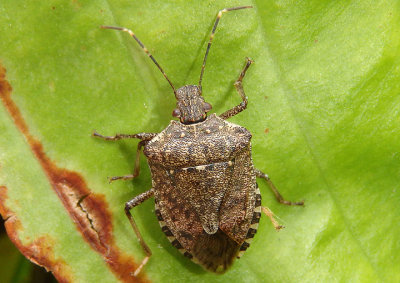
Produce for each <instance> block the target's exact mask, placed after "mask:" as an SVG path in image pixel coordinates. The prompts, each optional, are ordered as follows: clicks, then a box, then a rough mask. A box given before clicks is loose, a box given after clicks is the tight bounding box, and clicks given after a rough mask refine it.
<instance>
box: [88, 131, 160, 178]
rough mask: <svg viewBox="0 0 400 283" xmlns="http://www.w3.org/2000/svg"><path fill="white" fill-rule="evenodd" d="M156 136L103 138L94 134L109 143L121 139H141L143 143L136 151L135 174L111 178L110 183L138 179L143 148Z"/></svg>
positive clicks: (134, 135) (151, 134)
mask: <svg viewBox="0 0 400 283" xmlns="http://www.w3.org/2000/svg"><path fill="white" fill-rule="evenodd" d="M156 135H158V134H157V133H138V134H132V135H128V134H116V135H115V136H112V137H111V136H103V135H100V134H99V133H97V132H94V133H93V136H94V137H98V138H102V139H105V140H108V141H117V140H120V139H140V140H141V141H140V142H139V144H138V148H137V151H136V161H135V168H134V170H133V174H131V175H126V176H117V177H111V178H109V182H110V183H111V182H113V181H115V180H121V179H122V180H130V179H133V178H135V177H137V176H138V175H139V172H140V163H139V162H140V153H141V151H142V148H143V146H144V145H145V144H146V143H147V142H148V141H150V140H151V139H153V138H154V137H155V136H156Z"/></svg>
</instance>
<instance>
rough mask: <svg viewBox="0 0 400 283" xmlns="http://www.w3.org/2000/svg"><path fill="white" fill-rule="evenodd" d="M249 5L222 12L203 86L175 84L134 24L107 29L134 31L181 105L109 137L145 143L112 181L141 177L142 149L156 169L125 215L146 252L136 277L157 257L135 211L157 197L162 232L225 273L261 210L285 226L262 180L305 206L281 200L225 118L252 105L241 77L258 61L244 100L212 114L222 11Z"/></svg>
mask: <svg viewBox="0 0 400 283" xmlns="http://www.w3.org/2000/svg"><path fill="white" fill-rule="evenodd" d="M245 8H251V6H243V7H234V8H226V9H223V10H220V11H219V12H218V14H217V17H216V20H215V23H214V26H213V29H212V32H211V36H210V39H209V42H208V45H207V50H206V53H205V56H204V60H203V65H202V68H201V73H200V79H199V84H198V85H186V86H183V87H181V88H179V89H175V87H174V86H173V84H172V82H171V81H170V80H169V79H168V77H167V75H166V74H165V72H164V71H163V69H162V68H161V66H160V65H159V64H158V63H157V61H156V60H155V59H154V57H153V56H152V55H151V54H150V53H149V51H148V49H147V48H146V47H145V46H144V45H143V43H142V42H141V41H140V40H139V39H138V38H137V37H136V35H135V34H134V33H133V32H132V31H131V30H129V29H126V28H122V27H111V26H102V28H104V29H115V30H121V31H124V32H127V33H129V34H130V35H131V36H132V37H133V38H134V39H135V40H136V41H137V42H138V43H139V45H140V46H141V47H142V48H143V50H144V52H146V54H147V55H148V56H149V57H150V59H151V60H152V61H153V62H154V63H155V64H156V66H157V67H158V69H159V70H160V71H161V73H162V74H163V75H164V77H165V78H166V79H167V81H168V83H169V84H170V85H171V87H172V89H173V91H174V94H175V98H176V100H177V103H176V105H177V107H176V108H175V109H174V111H173V112H172V115H173V116H174V117H177V118H179V120H180V121H174V120H173V121H171V122H170V124H169V125H168V126H167V127H166V128H165V129H164V130H163V131H162V132H161V133H139V134H132V135H129V134H116V135H115V136H112V137H108V136H102V135H100V134H98V133H96V132H94V133H93V135H94V136H96V137H99V138H103V139H105V140H119V139H124V138H137V139H139V140H140V142H139V144H138V148H137V155H136V161H135V167H134V171H133V174H131V175H127V176H121V177H112V178H111V179H110V181H114V180H118V179H123V180H129V179H133V178H135V177H137V176H138V175H139V170H140V165H139V158H140V152H141V151H142V149H144V150H143V152H144V154H145V155H146V157H147V161H148V164H149V167H150V170H151V176H152V188H151V189H150V190H148V191H146V192H144V193H142V194H140V195H138V196H136V197H135V198H133V199H131V200H130V201H128V202H127V203H126V205H125V213H126V215H127V217H128V219H129V221H130V223H131V225H132V228H133V230H134V232H135V233H136V235H137V237H138V239H139V241H140V244H141V246H142V247H143V250H144V252H145V253H146V257H145V258H144V259H143V261H142V262H141V264H140V266H139V267H138V268H137V269H136V270H135V272H134V275H135V276H136V275H138V274H139V272H140V270H141V269H142V268H143V266H144V265H145V264H146V263H147V262H148V260H149V258H150V256H151V250H150V248H149V247H148V246H147V244H146V243H145V241H144V239H143V238H142V236H141V234H140V232H139V229H138V228H137V226H136V223H135V221H134V219H133V217H132V215H131V213H130V210H131V209H132V208H133V207H135V206H137V205H139V204H141V203H142V202H144V201H145V200H147V199H149V198H150V197H153V196H154V198H155V213H156V216H157V218H158V221H159V223H160V226H161V229H162V231H163V232H164V233H165V235H166V236H167V237H168V239H169V241H170V242H171V243H172V245H173V246H174V247H176V248H177V249H178V250H179V251H180V252H181V253H183V255H184V256H186V257H188V258H189V259H191V260H192V261H194V262H196V263H198V264H200V265H201V266H203V267H204V268H205V269H207V270H209V271H213V272H217V273H223V272H224V271H226V270H227V268H228V267H229V266H230V265H231V264H232V263H233V261H234V259H235V258H240V257H241V256H242V255H243V253H244V252H245V251H246V249H247V248H248V247H249V245H250V242H251V240H252V238H253V237H254V235H255V233H256V232H257V228H258V222H259V220H260V216H261V212H264V213H265V214H266V215H267V216H268V217H269V218H270V219H271V221H272V223H273V224H274V226H275V228H276V229H280V228H281V227H282V226H279V225H278V223H277V222H276V221H275V220H274V218H273V214H272V213H271V211H270V210H269V209H268V208H266V207H262V206H261V194H260V190H259V188H258V186H257V183H256V177H260V178H263V179H264V180H266V181H267V183H268V185H269V187H270V188H271V190H272V191H273V193H274V194H275V197H276V198H277V200H278V201H279V202H280V203H282V204H286V205H303V202H290V201H286V200H284V199H283V197H282V196H281V195H280V193H279V192H278V190H277V189H276V188H275V186H274V185H273V183H272V182H271V180H270V179H269V177H268V176H267V175H266V174H264V173H263V172H261V171H260V170H257V169H255V168H254V167H253V162H252V158H251V144H250V139H251V134H250V132H249V131H248V130H247V129H245V128H244V127H241V126H238V125H235V124H232V123H230V122H227V121H226V119H228V118H230V117H232V116H234V115H236V114H238V113H240V112H241V111H243V110H244V109H246V107H247V97H246V96H245V93H244V90H243V86H242V80H243V77H244V76H245V74H246V71H247V69H248V68H249V67H250V65H251V63H252V62H253V61H252V60H250V59H248V58H247V62H246V65H245V67H244V69H243V70H242V71H241V73H240V75H239V78H238V79H237V81H236V82H235V84H234V86H235V88H236V90H237V91H238V93H239V95H240V97H241V98H242V102H241V103H240V104H239V105H237V106H235V107H233V108H232V109H230V110H228V111H226V112H224V113H222V114H221V115H219V116H217V115H216V114H212V115H210V116H209V117H207V114H206V113H207V112H208V111H210V110H211V105H210V104H209V103H207V102H205V101H204V98H203V96H202V87H201V80H202V77H203V73H204V68H205V65H206V60H207V55H208V52H209V50H210V46H211V43H212V40H213V38H214V34H215V30H216V28H217V25H218V22H219V20H220V18H221V16H222V14H223V13H225V12H228V11H233V10H240V9H245Z"/></svg>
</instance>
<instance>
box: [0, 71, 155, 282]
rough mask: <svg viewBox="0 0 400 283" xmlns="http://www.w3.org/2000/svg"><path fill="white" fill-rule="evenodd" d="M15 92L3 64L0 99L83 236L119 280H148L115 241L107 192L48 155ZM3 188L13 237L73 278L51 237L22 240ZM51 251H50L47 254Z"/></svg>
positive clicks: (0, 205)
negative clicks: (137, 272) (55, 251)
mask: <svg viewBox="0 0 400 283" xmlns="http://www.w3.org/2000/svg"><path fill="white" fill-rule="evenodd" d="M11 93H12V87H11V85H10V83H9V82H8V81H7V80H6V69H5V68H4V67H3V66H2V65H0V99H1V101H2V103H3V105H4V107H5V108H6V110H7V111H8V113H9V114H10V116H11V118H12V120H13V121H14V124H15V126H16V127H17V129H18V130H19V131H20V132H21V133H22V134H23V136H24V137H25V139H26V141H27V143H28V144H29V147H30V149H31V151H32V153H33V154H34V156H35V157H36V159H37V160H38V162H39V164H40V165H41V167H42V169H43V172H44V173H45V175H46V176H47V179H48V181H49V183H50V186H51V187H52V188H53V190H54V191H55V193H56V195H57V196H58V198H59V199H60V201H61V203H62V204H63V206H64V207H65V209H66V210H67V212H68V214H69V216H70V217H71V219H72V221H73V223H74V224H75V225H76V228H77V230H78V231H79V232H80V234H81V235H82V238H83V239H84V240H85V241H86V242H87V243H88V244H89V245H90V247H91V248H92V249H93V250H94V251H95V252H97V253H99V254H101V255H102V257H103V259H104V261H105V263H106V264H107V265H108V267H109V268H110V270H111V271H112V272H113V273H114V274H115V276H116V277H117V278H118V279H119V280H121V281H122V282H148V280H147V279H146V278H145V274H144V272H142V273H141V274H140V277H133V275H132V274H133V271H134V270H135V269H136V268H137V267H138V264H136V263H135V261H134V259H133V258H132V257H131V256H128V255H127V254H125V253H124V252H123V251H121V250H120V249H119V248H118V247H117V246H116V245H115V240H114V236H113V226H112V215H111V212H110V211H109V209H108V205H107V202H106V199H105V197H104V195H102V194H96V193H93V192H91V190H90V189H89V188H88V186H87V185H86V182H85V180H84V178H83V177H82V176H81V175H80V174H79V173H77V172H74V171H71V170H67V169H64V168H59V167H58V166H57V165H56V164H55V162H53V161H52V160H51V159H50V158H49V157H48V156H47V155H46V153H45V151H44V149H43V146H42V144H41V142H40V141H39V140H37V139H36V138H34V137H33V136H32V135H31V134H30V132H29V128H28V126H27V124H26V122H25V120H24V118H23V116H22V113H21V111H20V110H19V108H18V106H17V105H16V104H15V102H14V101H13V100H12V98H11ZM1 188H2V190H1V195H0V213H1V215H2V217H3V218H4V219H6V225H5V226H6V230H7V234H8V235H9V237H10V239H11V241H13V243H14V244H15V245H16V247H17V248H18V249H19V250H20V251H21V253H22V254H23V255H24V256H25V257H26V258H28V259H29V260H31V261H32V262H34V263H36V264H38V265H40V266H43V267H45V268H46V269H47V270H50V271H51V272H53V274H54V276H55V277H56V278H57V280H59V281H60V282H64V281H63V280H64V278H65V279H66V281H65V282H71V280H69V279H70V278H67V277H66V275H67V274H69V270H68V268H67V267H68V265H66V264H65V263H61V262H62V261H61V260H55V259H54V256H53V255H52V253H51V250H52V249H51V243H52V242H54V241H51V240H49V241H47V239H48V238H47V237H45V239H44V241H42V240H40V239H36V240H35V241H34V242H32V243H31V244H29V245H28V246H26V245H23V244H22V243H21V240H20V239H19V238H18V231H19V229H21V227H22V225H21V223H20V221H19V220H18V218H17V217H16V216H15V214H14V213H12V212H11V210H9V209H8V208H7V206H6V204H5V202H6V199H7V194H6V193H5V191H6V189H5V188H6V187H5V186H2V187H1ZM3 188H4V189H3ZM37 248H40V249H39V250H41V251H46V252H44V253H39V255H41V256H40V257H36V256H35V252H36V249H37ZM47 251H50V253H49V254H47ZM47 255H48V257H47Z"/></svg>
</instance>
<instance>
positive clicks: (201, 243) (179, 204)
mask: <svg viewBox="0 0 400 283" xmlns="http://www.w3.org/2000/svg"><path fill="white" fill-rule="evenodd" d="M150 167H151V168H152V174H153V180H154V183H153V187H154V189H155V200H156V214H157V216H158V219H159V221H160V225H161V226H162V230H163V231H164V233H165V234H166V235H167V237H168V239H169V240H170V241H171V243H172V244H173V246H175V247H176V248H178V249H179V250H180V251H181V252H182V253H183V254H184V255H185V256H187V257H188V258H191V259H192V260H193V261H194V262H196V263H198V264H200V265H202V266H203V267H204V268H206V269H208V270H210V271H213V272H224V271H225V270H226V269H227V268H228V267H229V266H230V265H231V264H232V263H233V260H234V259H235V258H236V256H237V254H238V252H239V248H240V244H238V243H237V242H235V241H234V240H233V239H231V238H230V237H229V236H227V235H226V234H225V233H224V232H223V231H222V230H220V229H218V218H219V216H218V211H219V207H220V205H221V202H222V200H223V198H224V191H225V189H226V186H225V184H226V181H227V179H232V173H233V166H232V164H231V163H229V164H228V163H224V164H211V165H207V166H204V168H203V167H202V166H197V168H196V167H192V168H186V169H179V170H184V171H186V172H185V174H183V172H180V171H179V170H174V171H173V170H165V169H163V168H161V166H160V165H150ZM155 167H157V168H155ZM199 167H200V168H199ZM222 171H224V172H222ZM182 178H186V179H185V180H182ZM159 180H163V181H162V182H158V181H159ZM196 188H197V190H195V189H196ZM219 191H220V192H219ZM207 192H208V193H207ZM202 209H204V210H203V211H202ZM215 225H217V226H216V228H215ZM206 231H208V232H210V233H207V232H206Z"/></svg>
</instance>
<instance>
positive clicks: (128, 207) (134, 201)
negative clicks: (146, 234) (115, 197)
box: [125, 188, 154, 276]
mask: <svg viewBox="0 0 400 283" xmlns="http://www.w3.org/2000/svg"><path fill="white" fill-rule="evenodd" d="M153 195H154V189H153V188H151V189H150V190H148V191H146V192H144V193H141V194H140V195H138V196H136V197H134V198H133V199H131V200H130V201H128V202H127V203H126V204H125V214H126V216H127V217H128V219H129V222H130V223H131V226H132V228H133V231H134V232H135V234H136V236H137V237H138V239H139V242H140V245H141V246H142V248H143V250H144V252H145V253H146V257H145V258H144V259H143V260H142V262H141V263H140V265H139V267H138V268H136V270H135V272H134V273H133V275H134V276H137V275H138V274H139V273H140V271H141V270H142V268H143V266H145V264H146V263H147V262H148V260H149V258H150V256H151V250H150V248H149V246H148V245H147V244H146V243H145V241H144V240H143V237H142V235H141V234H140V232H139V229H138V227H137V225H136V222H135V220H134V219H133V217H132V214H131V212H130V210H131V209H132V208H134V207H135V206H138V205H139V204H141V203H142V202H144V201H145V200H147V199H149V198H151V197H152V196H153Z"/></svg>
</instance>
